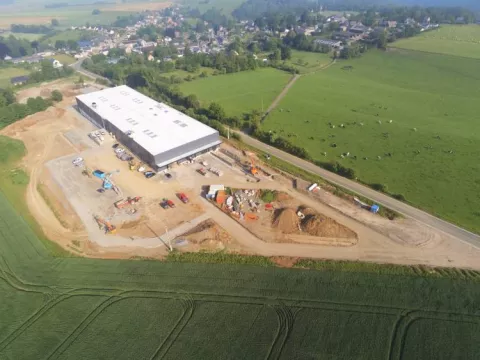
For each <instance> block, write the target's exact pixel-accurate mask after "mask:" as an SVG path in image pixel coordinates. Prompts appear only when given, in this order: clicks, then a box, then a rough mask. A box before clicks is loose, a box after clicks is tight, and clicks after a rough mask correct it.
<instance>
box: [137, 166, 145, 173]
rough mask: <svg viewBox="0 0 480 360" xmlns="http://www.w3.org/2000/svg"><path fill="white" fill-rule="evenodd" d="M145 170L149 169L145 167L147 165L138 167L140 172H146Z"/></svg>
mask: <svg viewBox="0 0 480 360" xmlns="http://www.w3.org/2000/svg"><path fill="white" fill-rule="evenodd" d="M145 170H147V169H145V166H140V167H139V168H138V172H141V173H143V172H145Z"/></svg>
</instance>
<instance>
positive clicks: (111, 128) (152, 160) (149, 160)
mask: <svg viewBox="0 0 480 360" xmlns="http://www.w3.org/2000/svg"><path fill="white" fill-rule="evenodd" d="M77 106H78V110H79V111H80V112H81V113H82V114H83V115H84V116H85V117H87V118H88V119H89V120H90V121H91V122H92V123H93V124H94V125H96V126H98V127H99V128H105V130H106V131H108V132H109V133H112V134H113V135H115V138H116V139H117V140H118V141H119V142H121V143H122V144H123V145H125V146H126V147H127V148H128V149H129V150H130V151H131V152H132V153H133V154H135V155H136V156H137V157H138V158H139V159H141V160H142V161H143V162H145V163H146V164H148V165H149V166H151V167H152V168H153V169H155V170H157V171H159V170H164V169H166V168H168V166H164V167H162V168H157V165H156V164H160V163H164V162H167V163H168V164H171V163H172V162H171V161H169V160H170V159H174V158H176V157H179V156H181V158H180V159H178V160H176V161H175V162H179V161H182V160H184V159H185V158H186V157H185V156H183V155H184V154H187V153H189V152H191V151H194V150H195V149H198V148H201V147H204V146H207V145H208V144H212V143H214V142H216V141H219V140H220V136H219V133H218V131H216V132H215V133H214V134H211V135H208V136H205V137H203V138H201V139H197V140H195V141H191V142H189V143H186V144H183V145H181V146H178V147H176V148H174V149H171V150H168V151H165V152H163V153H160V154H157V155H152V154H150V153H149V152H148V151H147V150H145V149H144V148H143V147H142V146H140V145H139V144H138V143H136V142H135V141H134V140H133V139H132V138H131V137H129V136H127V135H126V134H125V133H123V132H122V131H121V130H120V129H118V128H117V127H116V126H115V125H113V124H112V123H110V122H109V121H108V119H102V117H101V116H100V115H99V114H98V113H97V112H95V111H94V110H93V109H91V108H90V106H88V105H86V104H84V103H83V102H82V101H81V100H79V99H78V98H77ZM166 136H168V135H166ZM159 141H161V139H160V140H159ZM208 150H211V148H209V149H207V150H204V151H202V152H206V151H208ZM192 155H196V154H192ZM192 155H189V156H192Z"/></svg>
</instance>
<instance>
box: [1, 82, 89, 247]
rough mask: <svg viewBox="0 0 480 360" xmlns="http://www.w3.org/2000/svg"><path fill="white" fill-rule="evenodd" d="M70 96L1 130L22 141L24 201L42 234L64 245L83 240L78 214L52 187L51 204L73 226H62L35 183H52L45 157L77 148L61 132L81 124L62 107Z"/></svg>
mask: <svg viewBox="0 0 480 360" xmlns="http://www.w3.org/2000/svg"><path fill="white" fill-rule="evenodd" d="M27 92H31V89H27ZM19 96H20V97H24V96H25V94H23V93H21V94H20V95H19ZM27 97H28V96H27ZM71 100H72V99H71V98H65V100H63V101H62V102H61V103H59V104H57V105H56V106H54V107H50V108H49V109H47V110H46V111H44V112H41V113H37V114H34V115H31V116H28V117H26V118H25V119H23V120H21V121H18V122H16V123H14V124H12V125H10V126H8V127H7V128H5V129H3V130H2V131H1V134H2V135H6V136H10V137H13V138H16V139H19V140H22V141H23V142H24V144H25V147H26V149H27V156H25V158H24V159H23V161H22V164H21V165H22V166H23V167H24V168H25V169H26V171H27V172H28V174H29V176H30V182H29V185H28V187H27V193H26V201H27V204H28V206H29V208H30V211H31V212H32V214H33V215H34V217H35V218H36V219H37V220H38V222H39V224H40V226H41V227H42V229H43V231H44V232H45V234H46V235H47V236H48V237H49V238H51V239H55V241H58V243H59V244H60V245H62V246H63V247H67V246H68V245H70V243H71V242H72V241H81V242H85V241H86V240H87V234H86V232H85V231H83V229H82V226H81V225H79V219H78V216H77V214H76V213H75V212H74V211H73V210H72V208H71V207H70V206H69V202H68V201H67V200H66V199H65V197H64V196H63V194H62V193H61V192H60V193H58V191H55V188H53V189H51V191H52V192H54V193H55V200H52V201H51V202H52V204H54V206H58V205H60V204H61V207H59V208H58V209H57V213H58V214H61V215H62V218H63V219H65V222H64V223H68V224H72V227H73V228H74V229H75V230H72V229H69V228H65V227H64V226H63V225H62V223H61V222H60V221H59V219H58V218H57V217H56V216H55V214H54V213H53V212H52V210H51V209H50V208H49V206H48V205H47V203H46V202H45V200H44V199H43V197H42V195H41V194H40V193H39V192H38V185H39V184H44V185H46V186H47V187H48V185H49V184H51V177H50V174H49V172H48V171H46V169H45V167H44V163H45V162H46V161H48V160H50V159H54V158H57V157H59V156H64V155H67V154H71V153H73V152H75V150H76V149H75V148H73V147H72V146H71V145H70V143H68V142H67V141H66V140H65V139H64V137H63V136H62V135H61V134H62V131H68V130H70V129H72V128H76V127H79V126H82V125H83V124H81V123H77V120H76V119H75V118H74V117H72V116H70V114H69V113H68V112H67V111H66V110H65V107H67V106H70V104H71ZM47 195H50V193H47Z"/></svg>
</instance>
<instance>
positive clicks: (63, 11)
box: [0, 1, 171, 29]
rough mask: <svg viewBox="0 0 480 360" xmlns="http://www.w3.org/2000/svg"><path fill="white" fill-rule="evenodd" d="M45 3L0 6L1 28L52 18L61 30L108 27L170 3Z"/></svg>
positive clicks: (43, 21)
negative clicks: (94, 12) (120, 18)
mask: <svg viewBox="0 0 480 360" xmlns="http://www.w3.org/2000/svg"><path fill="white" fill-rule="evenodd" d="M45 3H46V2H45V1H41V2H38V3H36V4H33V5H32V6H30V7H21V6H5V7H0V9H1V10H2V11H1V12H0V28H3V29H8V28H9V27H10V25H11V24H45V25H49V24H50V21H51V19H54V18H55V19H58V20H59V21H60V26H61V27H68V26H80V25H85V24H86V23H87V22H89V23H90V24H91V25H96V24H99V25H108V24H110V23H112V22H113V21H115V20H116V19H117V17H118V16H126V15H129V14H133V13H137V12H140V11H142V10H146V9H150V10H155V9H162V8H164V7H167V6H169V4H171V2H166V1H153V2H142V1H139V2H132V3H121V2H118V3H117V4H92V3H89V4H85V5H81V2H77V3H78V5H76V6H68V7H59V8H48V9H47V8H45V7H44V5H45ZM94 9H99V10H100V11H101V13H100V14H98V15H95V16H93V15H92V10H94Z"/></svg>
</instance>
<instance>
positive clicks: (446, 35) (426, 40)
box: [390, 24, 480, 59]
mask: <svg viewBox="0 0 480 360" xmlns="http://www.w3.org/2000/svg"><path fill="white" fill-rule="evenodd" d="M390 47H392V48H398V49H407V50H417V51H425V52H432V53H439V54H446V55H455V56H462V57H468V58H474V59H480V26H478V25H473V24H472V25H442V26H441V27H440V28H439V29H437V30H431V31H427V32H425V33H423V34H420V35H418V36H414V37H411V38H408V39H400V40H398V41H396V42H394V43H392V44H391V45H390Z"/></svg>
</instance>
